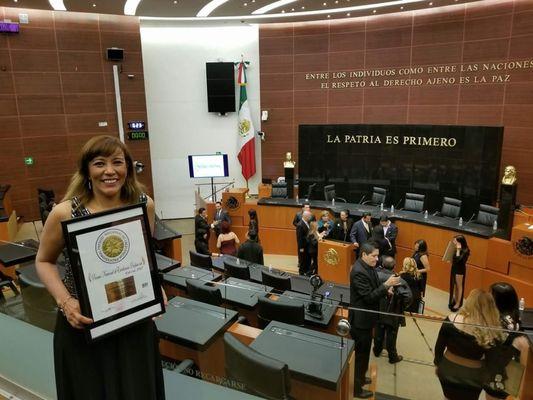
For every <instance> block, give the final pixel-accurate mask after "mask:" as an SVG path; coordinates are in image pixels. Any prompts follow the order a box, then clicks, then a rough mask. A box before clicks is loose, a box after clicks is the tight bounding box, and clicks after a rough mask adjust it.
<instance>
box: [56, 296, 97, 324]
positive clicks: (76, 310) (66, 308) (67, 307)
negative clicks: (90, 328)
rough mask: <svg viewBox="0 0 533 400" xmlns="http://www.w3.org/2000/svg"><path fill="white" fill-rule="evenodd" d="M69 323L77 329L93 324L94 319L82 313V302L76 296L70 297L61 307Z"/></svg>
mask: <svg viewBox="0 0 533 400" xmlns="http://www.w3.org/2000/svg"><path fill="white" fill-rule="evenodd" d="M61 310H62V312H63V315H65V318H66V319H67V321H68V323H69V324H70V325H71V326H72V327H73V328H76V329H83V328H84V327H85V325H88V324H92V323H93V320H92V319H90V318H87V317H85V316H83V315H82V314H81V310H80V302H79V301H78V300H77V299H75V298H74V297H69V298H68V299H67V300H65V301H64V302H63V308H62V309H61Z"/></svg>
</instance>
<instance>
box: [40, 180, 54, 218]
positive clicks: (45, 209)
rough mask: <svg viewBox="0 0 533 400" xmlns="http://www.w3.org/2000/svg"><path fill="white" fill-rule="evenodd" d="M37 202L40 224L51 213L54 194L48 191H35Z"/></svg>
mask: <svg viewBox="0 0 533 400" xmlns="http://www.w3.org/2000/svg"><path fill="white" fill-rule="evenodd" d="M37 194H38V201H39V214H40V216H41V222H42V223H43V225H44V223H45V222H46V220H47V218H48V215H49V214H50V212H51V211H52V208H53V205H54V203H55V194H54V191H53V190H50V189H39V188H38V189H37Z"/></svg>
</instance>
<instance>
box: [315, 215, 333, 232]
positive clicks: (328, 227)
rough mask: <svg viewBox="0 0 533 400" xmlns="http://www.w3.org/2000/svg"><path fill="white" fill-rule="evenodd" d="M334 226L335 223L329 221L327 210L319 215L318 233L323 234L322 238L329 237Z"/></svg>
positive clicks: (329, 216)
mask: <svg viewBox="0 0 533 400" xmlns="http://www.w3.org/2000/svg"><path fill="white" fill-rule="evenodd" d="M334 226H335V221H333V220H332V219H331V215H330V213H329V211H328V210H324V211H322V212H321V213H320V219H319V220H318V233H323V232H325V233H324V234H323V235H322V237H326V236H329V234H330V233H331V231H332V230H333V227H334Z"/></svg>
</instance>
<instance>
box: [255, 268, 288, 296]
mask: <svg viewBox="0 0 533 400" xmlns="http://www.w3.org/2000/svg"><path fill="white" fill-rule="evenodd" d="M261 278H262V279H261V281H262V282H263V285H266V286H272V287H273V288H274V289H276V290H277V291H279V292H284V291H285V290H291V277H290V276H289V275H280V274H278V273H274V272H269V271H265V270H261Z"/></svg>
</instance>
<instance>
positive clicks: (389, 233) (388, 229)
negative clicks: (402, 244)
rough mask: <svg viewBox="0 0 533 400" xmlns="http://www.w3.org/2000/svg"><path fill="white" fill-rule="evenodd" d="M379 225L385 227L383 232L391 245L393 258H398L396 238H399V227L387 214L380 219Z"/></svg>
mask: <svg viewBox="0 0 533 400" xmlns="http://www.w3.org/2000/svg"><path fill="white" fill-rule="evenodd" d="M379 223H380V224H381V226H382V227H383V232H384V233H385V239H387V240H388V241H389V243H390V246H391V251H390V252H391V256H392V257H395V256H396V238H397V237H398V227H397V226H396V224H395V223H394V222H392V221H391V220H390V219H389V217H388V216H387V215H385V214H383V215H382V216H381V217H380V218H379Z"/></svg>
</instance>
